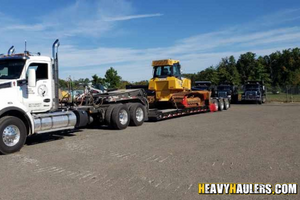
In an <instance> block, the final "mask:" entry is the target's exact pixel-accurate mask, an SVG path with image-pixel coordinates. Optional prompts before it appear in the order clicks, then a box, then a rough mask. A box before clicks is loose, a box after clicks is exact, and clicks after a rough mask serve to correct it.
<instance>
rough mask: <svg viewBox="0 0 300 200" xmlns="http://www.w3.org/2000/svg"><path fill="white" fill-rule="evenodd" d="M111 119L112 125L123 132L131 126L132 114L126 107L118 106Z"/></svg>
mask: <svg viewBox="0 0 300 200" xmlns="http://www.w3.org/2000/svg"><path fill="white" fill-rule="evenodd" d="M111 117H112V118H111V121H112V125H113V127H114V128H115V129H118V130H122V129H125V128H127V126H128V125H129V122H130V113H129V110H128V108H127V106H126V105H118V106H116V107H115V108H114V110H113V112H112V115H111Z"/></svg>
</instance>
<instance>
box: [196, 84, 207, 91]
mask: <svg viewBox="0 0 300 200" xmlns="http://www.w3.org/2000/svg"><path fill="white" fill-rule="evenodd" d="M195 88H196V89H197V90H209V87H208V86H201V85H197V86H196V87H195Z"/></svg>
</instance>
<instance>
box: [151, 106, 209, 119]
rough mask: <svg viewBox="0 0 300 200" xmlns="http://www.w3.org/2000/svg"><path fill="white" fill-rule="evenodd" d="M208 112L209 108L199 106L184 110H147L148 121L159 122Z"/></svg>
mask: <svg viewBox="0 0 300 200" xmlns="http://www.w3.org/2000/svg"><path fill="white" fill-rule="evenodd" d="M205 112H210V109H209V106H207V105H205V106H200V107H194V108H184V109H157V108H155V109H149V115H148V118H149V121H159V120H163V119H168V118H172V117H179V116H183V115H189V114H195V113H205Z"/></svg>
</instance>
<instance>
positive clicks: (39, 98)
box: [24, 62, 53, 113]
mask: <svg viewBox="0 0 300 200" xmlns="http://www.w3.org/2000/svg"><path fill="white" fill-rule="evenodd" d="M50 66H51V65H50V64H49V63H47V62H32V63H29V66H28V68H27V74H28V71H29V69H34V70H35V71H36V85H35V87H29V86H28V85H26V87H27V88H26V98H24V104H25V105H26V106H27V107H28V109H29V110H30V111H31V112H34V113H35V112H47V111H49V110H51V106H52V101H53V94H52V76H51V71H50V70H51V68H50Z"/></svg>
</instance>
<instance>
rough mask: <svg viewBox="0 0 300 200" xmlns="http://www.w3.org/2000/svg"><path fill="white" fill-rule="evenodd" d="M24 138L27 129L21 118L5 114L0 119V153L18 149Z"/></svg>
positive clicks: (12, 151) (21, 145) (23, 142)
mask: <svg viewBox="0 0 300 200" xmlns="http://www.w3.org/2000/svg"><path fill="white" fill-rule="evenodd" d="M26 138H27V129H26V126H25V124H24V122H23V121H22V120H20V119H19V118H17V117H13V116H6V117H3V118H2V119H1V120H0V153H2V154H10V153H14V152H17V151H20V149H21V148H22V147H23V146H24V144H25V141H26Z"/></svg>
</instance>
